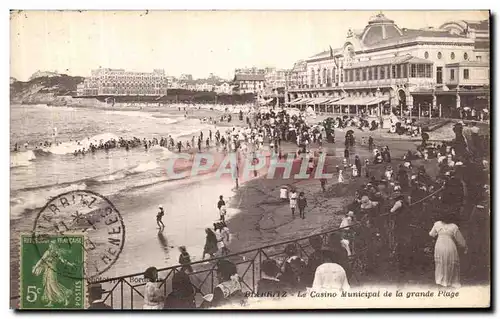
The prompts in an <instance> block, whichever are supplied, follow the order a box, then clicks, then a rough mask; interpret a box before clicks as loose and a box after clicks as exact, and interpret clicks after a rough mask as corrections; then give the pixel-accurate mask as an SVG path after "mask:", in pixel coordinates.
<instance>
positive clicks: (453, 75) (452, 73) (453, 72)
mask: <svg viewBox="0 0 500 319" xmlns="http://www.w3.org/2000/svg"><path fill="white" fill-rule="evenodd" d="M450 80H451V81H454V80H455V70H450Z"/></svg>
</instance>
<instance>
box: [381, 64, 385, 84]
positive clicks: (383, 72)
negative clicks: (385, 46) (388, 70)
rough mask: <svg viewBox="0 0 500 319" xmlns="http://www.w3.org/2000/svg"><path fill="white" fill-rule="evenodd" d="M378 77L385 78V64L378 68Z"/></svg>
mask: <svg viewBox="0 0 500 319" xmlns="http://www.w3.org/2000/svg"><path fill="white" fill-rule="evenodd" d="M380 79H381V80H384V79H385V65H384V66H382V67H381V68H380Z"/></svg>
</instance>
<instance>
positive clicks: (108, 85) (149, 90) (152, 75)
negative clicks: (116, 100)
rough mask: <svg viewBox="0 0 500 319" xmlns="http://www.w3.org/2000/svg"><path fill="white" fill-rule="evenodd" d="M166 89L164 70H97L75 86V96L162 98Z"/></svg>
mask: <svg viewBox="0 0 500 319" xmlns="http://www.w3.org/2000/svg"><path fill="white" fill-rule="evenodd" d="M167 87H168V77H167V76H166V75H165V71H164V70H160V69H155V70H153V72H131V71H125V70H124V69H109V68H99V69H96V70H92V71H91V75H90V77H88V78H86V79H85V80H84V81H83V83H80V84H79V85H78V86H77V96H129V95H135V96H137V95H138V96H162V95H166V94H167Z"/></svg>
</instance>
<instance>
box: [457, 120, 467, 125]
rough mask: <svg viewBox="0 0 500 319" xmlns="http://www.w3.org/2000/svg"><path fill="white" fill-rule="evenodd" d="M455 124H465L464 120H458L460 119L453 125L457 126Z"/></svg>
mask: <svg viewBox="0 0 500 319" xmlns="http://www.w3.org/2000/svg"><path fill="white" fill-rule="evenodd" d="M457 125H462V126H464V125H465V124H464V121H462V120H460V121H458V122H457V123H455V125H454V126H457Z"/></svg>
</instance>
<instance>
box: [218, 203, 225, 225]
mask: <svg viewBox="0 0 500 319" xmlns="http://www.w3.org/2000/svg"><path fill="white" fill-rule="evenodd" d="M226 213H227V209H226V205H222V206H221V207H220V208H219V214H220V220H221V221H222V222H225V221H226Z"/></svg>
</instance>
